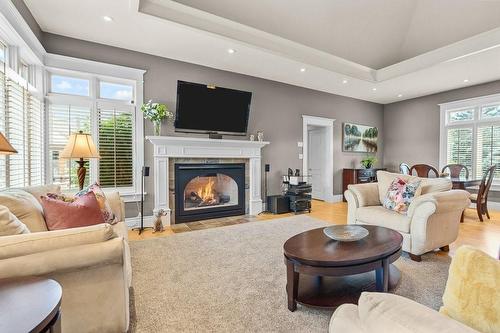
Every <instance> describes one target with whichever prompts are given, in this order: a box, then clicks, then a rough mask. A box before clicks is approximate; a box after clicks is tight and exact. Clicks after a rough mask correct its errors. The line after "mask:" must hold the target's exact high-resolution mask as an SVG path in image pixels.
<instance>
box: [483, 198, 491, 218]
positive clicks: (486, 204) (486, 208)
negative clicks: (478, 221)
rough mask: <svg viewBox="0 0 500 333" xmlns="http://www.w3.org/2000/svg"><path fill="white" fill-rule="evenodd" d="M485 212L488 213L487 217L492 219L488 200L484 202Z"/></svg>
mask: <svg viewBox="0 0 500 333" xmlns="http://www.w3.org/2000/svg"><path fill="white" fill-rule="evenodd" d="M484 212H485V213H486V217H488V220H491V217H490V212H488V203H487V202H485V203H484Z"/></svg>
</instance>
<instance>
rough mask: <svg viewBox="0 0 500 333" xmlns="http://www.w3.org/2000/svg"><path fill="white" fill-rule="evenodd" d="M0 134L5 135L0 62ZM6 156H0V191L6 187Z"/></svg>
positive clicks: (3, 89) (2, 80)
mask: <svg viewBox="0 0 500 333" xmlns="http://www.w3.org/2000/svg"><path fill="white" fill-rule="evenodd" d="M0 65H1V69H0V132H2V134H4V135H6V133H5V111H6V107H5V101H6V99H5V73H4V64H3V63H2V62H0ZM6 166H7V164H6V156H5V155H0V189H4V188H6V187H7V182H6V177H7V173H6V172H7V168H6Z"/></svg>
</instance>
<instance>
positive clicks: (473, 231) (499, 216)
mask: <svg viewBox="0 0 500 333" xmlns="http://www.w3.org/2000/svg"><path fill="white" fill-rule="evenodd" d="M293 215H294V214H293V213H288V214H281V215H273V214H262V215H259V216H256V217H253V216H236V217H230V218H222V219H214V220H206V221H200V222H194V223H187V224H177V225H174V226H172V227H167V228H166V230H165V231H164V232H161V233H153V232H152V231H151V230H145V231H144V232H143V233H142V234H141V235H139V234H138V233H137V231H129V239H130V240H132V241H136V240H144V239H151V238H155V237H167V236H171V235H174V234H176V233H179V232H191V231H195V230H200V229H207V228H214V227H222V226H226V225H232V224H240V223H247V222H252V221H263V222H265V221H269V220H273V219H276V218H283V217H286V216H293ZM305 215H309V216H311V217H314V218H317V219H320V220H323V221H327V222H329V223H332V224H345V223H347V204H346V203H344V202H339V203H326V202H322V201H316V200H315V201H313V206H312V212H311V213H307V214H305ZM490 215H491V220H487V219H486V220H485V221H484V222H480V221H479V219H478V218H477V214H476V211H475V210H473V209H468V210H467V211H466V212H465V220H464V223H461V224H460V232H459V235H458V239H457V240H456V241H455V242H454V243H453V244H450V252H442V251H439V255H453V253H454V251H455V250H456V249H457V248H458V247H459V246H461V245H465V244H468V245H472V246H474V247H476V248H479V249H481V250H483V251H484V252H486V253H488V254H489V255H491V256H493V257H495V258H497V257H498V255H499V246H500V211H492V212H491V214H490Z"/></svg>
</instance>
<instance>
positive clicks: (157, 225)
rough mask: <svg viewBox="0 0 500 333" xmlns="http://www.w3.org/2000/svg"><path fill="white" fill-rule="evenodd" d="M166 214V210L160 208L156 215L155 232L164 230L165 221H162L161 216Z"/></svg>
mask: <svg viewBox="0 0 500 333" xmlns="http://www.w3.org/2000/svg"><path fill="white" fill-rule="evenodd" d="M164 215H165V210H164V209H160V210H158V211H157V212H156V213H155V214H154V216H155V222H154V225H153V233H155V232H163V231H164V230H165V229H164V228H163V222H162V221H161V217H162V216H164Z"/></svg>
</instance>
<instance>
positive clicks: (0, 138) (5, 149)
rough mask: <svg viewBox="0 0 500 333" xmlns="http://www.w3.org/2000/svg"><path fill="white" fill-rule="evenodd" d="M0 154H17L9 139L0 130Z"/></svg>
mask: <svg viewBox="0 0 500 333" xmlns="http://www.w3.org/2000/svg"><path fill="white" fill-rule="evenodd" d="M0 154H1V155H11V154H17V150H15V149H14V147H12V145H11V144H10V142H9V140H7V138H6V137H5V136H4V135H3V134H2V132H0Z"/></svg>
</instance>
